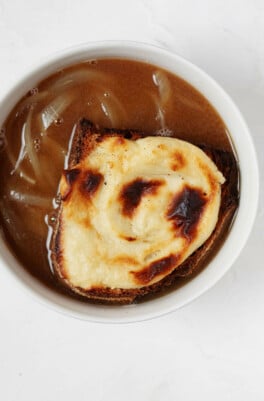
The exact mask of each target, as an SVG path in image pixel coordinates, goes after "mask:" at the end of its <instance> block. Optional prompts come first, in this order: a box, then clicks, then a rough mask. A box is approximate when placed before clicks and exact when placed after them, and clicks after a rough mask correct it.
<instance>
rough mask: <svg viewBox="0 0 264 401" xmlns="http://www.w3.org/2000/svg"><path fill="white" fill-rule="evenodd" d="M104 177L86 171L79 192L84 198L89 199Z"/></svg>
mask: <svg viewBox="0 0 264 401" xmlns="http://www.w3.org/2000/svg"><path fill="white" fill-rule="evenodd" d="M103 179H104V177H103V176H102V174H100V173H99V172H96V171H92V170H87V171H86V172H85V174H84V177H83V178H82V182H81V185H80V190H81V192H82V194H83V195H84V196H88V197H91V196H92V195H94V194H95V193H96V191H97V190H98V188H99V186H100V184H101V183H102V182H103Z"/></svg>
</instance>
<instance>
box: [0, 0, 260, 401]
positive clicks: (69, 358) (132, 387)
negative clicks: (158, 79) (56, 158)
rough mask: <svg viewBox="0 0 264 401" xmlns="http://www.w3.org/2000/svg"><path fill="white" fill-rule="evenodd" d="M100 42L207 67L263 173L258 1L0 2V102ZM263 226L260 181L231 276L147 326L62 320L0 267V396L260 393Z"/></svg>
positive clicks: (46, 398) (99, 399)
mask: <svg viewBox="0 0 264 401" xmlns="http://www.w3.org/2000/svg"><path fill="white" fill-rule="evenodd" d="M25 3H26V4H25ZM102 39H132V40H141V41H146V42H149V43H157V44H162V45H164V46H165V47H167V48H169V49H171V50H174V51H176V52H178V53H179V54H181V55H183V56H184V57H186V58H188V59H189V60H190V61H192V62H194V63H196V64H197V65H198V66H200V67H202V68H203V69H204V70H205V71H206V72H208V73H209V74H210V75H212V76H213V77H214V78H215V79H216V80H217V81H218V82H219V83H220V84H221V85H222V86H223V87H224V88H225V89H226V90H227V92H228V93H229V94H230V95H231V96H232V97H233V99H234V100H235V101H236V103H237V105H238V106H239V107H240V109H241V111H242V112H243V114H244V116H245V118H246V120H247V122H248V124H249V127H250V129H251V131H252V133H253V137H254V141H255V144H256V147H257V151H258V155H259V163H260V171H261V180H262V181H263V173H262V171H263V168H264V153H263V151H264V135H263V132H262V131H263V129H264V115H263V104H264V3H263V1H262V0H254V1H253V0H251V1H250V0H248V1H241V0H238V1H232V0H229V1H223V0H222V1H212V0H207V1H201V0H200V1H196V0H192V1H186V0H185V1H175V0H174V1H165V0H162V1H136V0H134V1H127V2H125V1H114V0H112V1H104V2H103V1H99V0H97V1H95V2H91V1H80V0H79V1H78V0H75V1H72V2H71V1H66V0H64V1H63V0H60V1H56V2H55V1H54V0H53V1H51V0H49V1H47V0H46V1H45V2H40V1H36V0H35V1H33V0H31V1H29V0H28V1H27V2H21V1H19V0H17V1H11V0H9V1H3V0H0V54H1V63H0V72H1V85H0V98H1V97H2V95H4V93H5V92H6V91H7V90H8V88H9V87H10V86H11V85H12V84H13V83H14V82H15V81H16V79H17V78H18V77H19V76H20V75H21V73H23V71H25V70H26V69H27V67H28V66H29V65H31V64H32V63H34V62H36V61H37V60H38V59H39V58H40V57H43V56H45V55H47V54H49V53H51V52H52V51H55V50H58V49H61V48H63V47H66V46H69V45H73V44H76V43H79V42H84V41H86V40H102ZM249 207H250V205H249ZM263 224H264V194H263V188H261V199H260V206H259V212H258V218H257V221H256V224H255V227H254V230H253V232H252V235H251V238H250V240H249V242H248V244H247V246H246V248H245V249H244V251H243V252H242V254H241V256H240V257H239V259H238V260H237V262H236V263H235V264H234V266H233V268H232V269H231V270H230V271H229V273H228V274H227V275H226V276H225V277H224V278H223V279H222V280H221V281H220V282H219V283H218V284H217V285H216V286H215V287H214V288H213V289H211V290H210V291H209V292H208V293H206V294H205V295H203V296H202V297H201V298H200V299H198V300H196V301H195V302H194V303H192V304H191V305H189V306H187V307H185V308H184V309H181V310H180V311H178V312H175V313H173V314H170V315H168V316H166V317H164V318H160V319H157V320H154V321H149V322H145V323H138V324H129V325H121V326H120V325H112V326H111V325H108V326H103V325H98V324H89V323H87V322H82V321H78V320H73V319H70V318H67V317H64V316H61V315H59V314H57V313H55V312H52V311H49V310H47V309H45V308H44V307H42V306H40V305H38V304H37V303H34V302H32V300H31V299H29V298H28V297H27V296H25V295H24V294H23V293H22V292H18V293H13V292H12V286H11V281H10V282H9V281H8V280H6V279H5V280H3V279H2V278H1V271H0V327H1V331H0V340H1V341H0V399H1V400H2V399H3V400H5V401H11V400H22V401H24V400H25V401H31V400H32V401H33V400H34V401H35V400H36V399H37V400H38V401H42V400H43V401H52V400H60V399H64V400H66V401H67V400H72V399H77V400H81V401H82V400H93V401H105V400H107V401H112V400H115V401H116V400H117V401H118V400H123V399H125V400H127V401H130V400H131V401H132V400H135V399H137V400H138V401H141V400H142V401H143V400H144V401H145V400H147V401H148V400H149V401H161V400H162V401H163V400H166V401H174V400H185V401H189V400H193V399H203V400H211V399H214V400H222V399H225V400H240V401H241V400H242V401H243V400H248V399H252V400H263V398H264V387H263V383H262V382H263V370H264V369H263V366H262V365H263V364H262V355H263V351H264V319H263V316H264V291H263V286H264V271H263V259H262V252H261V251H262V249H261V248H262V247H263Z"/></svg>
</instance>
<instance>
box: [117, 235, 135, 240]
mask: <svg viewBox="0 0 264 401" xmlns="http://www.w3.org/2000/svg"><path fill="white" fill-rule="evenodd" d="M120 238H121V239H124V240H125V241H129V242H132V241H136V240H137V239H136V238H135V237H129V236H126V235H120Z"/></svg>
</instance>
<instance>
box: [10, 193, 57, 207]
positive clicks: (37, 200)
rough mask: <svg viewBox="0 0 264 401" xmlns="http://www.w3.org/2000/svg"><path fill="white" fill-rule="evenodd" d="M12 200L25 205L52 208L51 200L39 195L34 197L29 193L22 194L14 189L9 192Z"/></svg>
mask: <svg viewBox="0 0 264 401" xmlns="http://www.w3.org/2000/svg"><path fill="white" fill-rule="evenodd" d="M9 196H10V199H11V200H13V201H16V202H19V203H25V204H27V205H30V206H38V207H42V208H48V207H50V206H51V201H50V199H49V198H45V197H42V196H39V195H32V194H28V193H26V194H25V193H22V192H18V191H15V190H14V189H12V190H11V191H9Z"/></svg>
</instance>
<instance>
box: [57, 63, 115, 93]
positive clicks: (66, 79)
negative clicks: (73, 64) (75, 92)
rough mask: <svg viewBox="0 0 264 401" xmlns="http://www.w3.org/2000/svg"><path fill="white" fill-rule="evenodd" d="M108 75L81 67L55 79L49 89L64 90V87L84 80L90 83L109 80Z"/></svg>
mask: <svg viewBox="0 0 264 401" xmlns="http://www.w3.org/2000/svg"><path fill="white" fill-rule="evenodd" d="M109 79H110V77H109V75H108V74H106V73H103V72H101V71H95V70H91V69H88V68H87V69H82V70H78V71H71V72H69V73H68V74H66V75H64V76H63V77H62V78H59V79H57V80H56V81H55V82H54V83H53V84H52V85H51V87H50V90H52V91H54V92H55V93H56V92H60V91H61V90H65V89H66V88H68V87H70V86H72V85H75V84H81V83H84V82H86V81H91V83H93V82H96V83H100V82H104V83H107V82H109Z"/></svg>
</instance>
